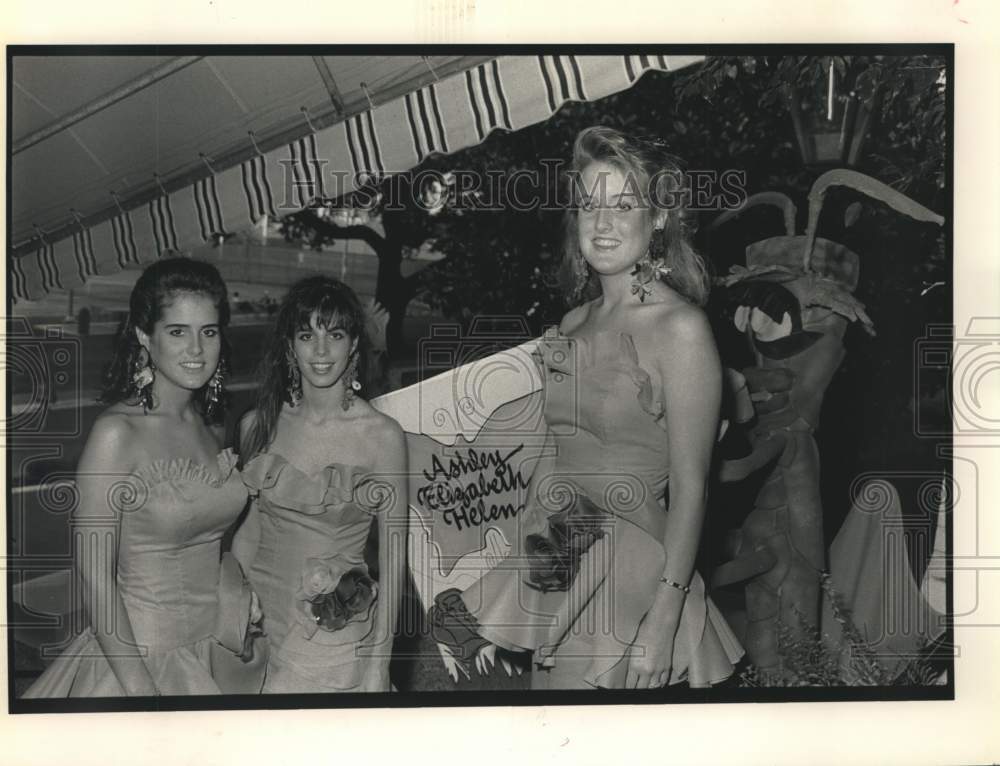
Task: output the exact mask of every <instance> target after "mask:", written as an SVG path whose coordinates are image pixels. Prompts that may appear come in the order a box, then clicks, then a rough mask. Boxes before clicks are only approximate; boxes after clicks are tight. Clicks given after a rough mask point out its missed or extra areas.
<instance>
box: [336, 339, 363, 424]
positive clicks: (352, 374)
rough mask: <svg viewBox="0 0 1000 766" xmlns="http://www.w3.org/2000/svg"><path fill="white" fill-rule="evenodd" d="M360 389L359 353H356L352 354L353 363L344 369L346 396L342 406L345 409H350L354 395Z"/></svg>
mask: <svg viewBox="0 0 1000 766" xmlns="http://www.w3.org/2000/svg"><path fill="white" fill-rule="evenodd" d="M360 390H361V383H360V382H359V381H358V355H357V353H355V354H354V355H352V356H351V363H350V364H349V365H348V366H347V369H346V370H345V371H344V398H343V401H341V403H340V406H341V407H343V408H344V409H345V410H349V409H350V408H351V403H352V402H353V401H354V395H355V394H356V393H357V392H358V391H360Z"/></svg>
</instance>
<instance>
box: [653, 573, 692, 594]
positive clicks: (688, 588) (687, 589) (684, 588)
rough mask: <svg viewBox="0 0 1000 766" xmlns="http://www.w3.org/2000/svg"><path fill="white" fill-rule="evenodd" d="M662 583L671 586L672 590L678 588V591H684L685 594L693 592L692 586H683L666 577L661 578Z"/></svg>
mask: <svg viewBox="0 0 1000 766" xmlns="http://www.w3.org/2000/svg"><path fill="white" fill-rule="evenodd" d="M660 582H662V583H665V584H667V585H669V586H670V587H671V588H677V590H679V591H683V592H684V593H690V592H691V586H690V585H681V584H680V583H679V582H674V581H673V580H668V579H667V578H666V577H661V578H660Z"/></svg>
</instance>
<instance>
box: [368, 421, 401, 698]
mask: <svg viewBox="0 0 1000 766" xmlns="http://www.w3.org/2000/svg"><path fill="white" fill-rule="evenodd" d="M386 431H387V433H386V436H385V443H384V446H383V447H382V450H381V452H380V454H381V456H382V460H381V461H380V464H379V468H378V472H379V476H378V477H377V479H376V480H377V481H379V482H380V483H381V485H382V486H381V490H380V491H382V492H385V497H386V502H385V504H384V506H383V507H381V508H380V509H379V513H378V525H379V527H378V532H379V534H378V566H379V595H378V601H377V602H376V612H375V615H376V617H375V623H376V624H375V642H374V644H373V645H372V646H371V648H370V651H372V653H373V655H372V661H371V662H370V663H369V666H368V670H367V673H366V676H365V679H364V681H363V686H362V691H373V692H374V691H379V692H387V691H389V690H390V685H389V661H390V659H391V657H392V644H393V638H394V636H395V634H396V622H397V620H398V618H399V606H400V602H401V598H402V594H403V582H404V573H405V570H406V525H407V519H408V517H409V498H408V490H407V487H408V484H409V482H408V480H407V454H406V437H405V435H404V434H403V431H402V429H401V428H400V427H399V426H398V425H397V424H396V423H395V422H393V423H391V424H390V425H389V426H388V427H387V428H386Z"/></svg>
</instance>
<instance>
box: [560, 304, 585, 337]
mask: <svg viewBox="0 0 1000 766" xmlns="http://www.w3.org/2000/svg"><path fill="white" fill-rule="evenodd" d="M590 304H591V301H587V302H586V303H581V304H580V305H579V306H577V307H576V308H573V309H570V310H569V311H568V312H566V315H565V316H564V317H563V318H562V321H561V322H559V332H561V333H563V334H564V335H568V334H570V333H572V332H573V331H574V330H575V329H576V328H578V327H579V326H580V325H582V324H583V323H584V321H585V320H586V319H587V316H588V315H589V314H590Z"/></svg>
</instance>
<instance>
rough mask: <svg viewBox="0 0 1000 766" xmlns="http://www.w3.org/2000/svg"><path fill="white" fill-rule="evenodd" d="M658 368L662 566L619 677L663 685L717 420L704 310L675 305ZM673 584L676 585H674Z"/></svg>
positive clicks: (717, 394)
mask: <svg viewBox="0 0 1000 766" xmlns="http://www.w3.org/2000/svg"><path fill="white" fill-rule="evenodd" d="M660 333H662V334H663V335H665V336H666V340H665V341H664V342H663V343H662V346H661V347H662V349H663V352H662V354H661V356H660V360H659V361H660V364H659V365H658V366H659V369H660V374H661V377H662V380H663V402H664V407H665V417H666V424H667V439H668V443H669V449H670V508H669V509H668V512H667V522H666V531H665V532H664V541H663V547H664V549H665V551H666V565H665V567H664V571H663V572H662V579H661V582H660V583H659V587H658V588H657V592H656V598H655V600H654V602H653V605H652V607H651V608H650V610H649V612H648V613H647V614H646V617H645V618H644V619H643V622H642V625H641V626H640V628H639V635H638V636H637V639H636V645H637V646H644V647H645V652H644V654H643V656H638V654H633V656H632V660H631V662H630V667H629V674H628V680H627V684H628V685H629V686H630V687H635V688H646V687H649V686H663V685H665V684H666V683H667V682H668V680H669V678H670V668H671V661H672V655H673V644H674V636H675V635H676V633H677V628H678V626H679V625H680V618H681V611H682V610H683V608H684V600H685V598H686V597H687V594H686V593H685V591H684V590H683V588H686V587H687V586H688V584H689V583H690V582H691V578H692V575H693V574H694V563H695V557H696V556H697V553H698V543H699V540H700V538H701V529H702V521H703V519H704V516H705V505H706V500H707V497H708V475H709V469H710V467H711V462H712V451H713V448H714V446H715V439H716V435H717V434H718V427H719V409H720V400H721V396H722V366H721V364H720V362H719V354H718V350H717V349H716V346H715V339H714V338H713V336H712V331H711V328H710V326H709V323H708V320H707V318H706V317H705V315H704V314H703V313H702V312H701V311H700V310H699V309H695V308H693V307H688V306H685V307H683V308H681V309H677V310H675V311H674V313H673V314H672V315H671V316H670V317H669V321H668V322H667V324H666V327H662V326H661V329H660ZM678 586H679V587H678Z"/></svg>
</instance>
